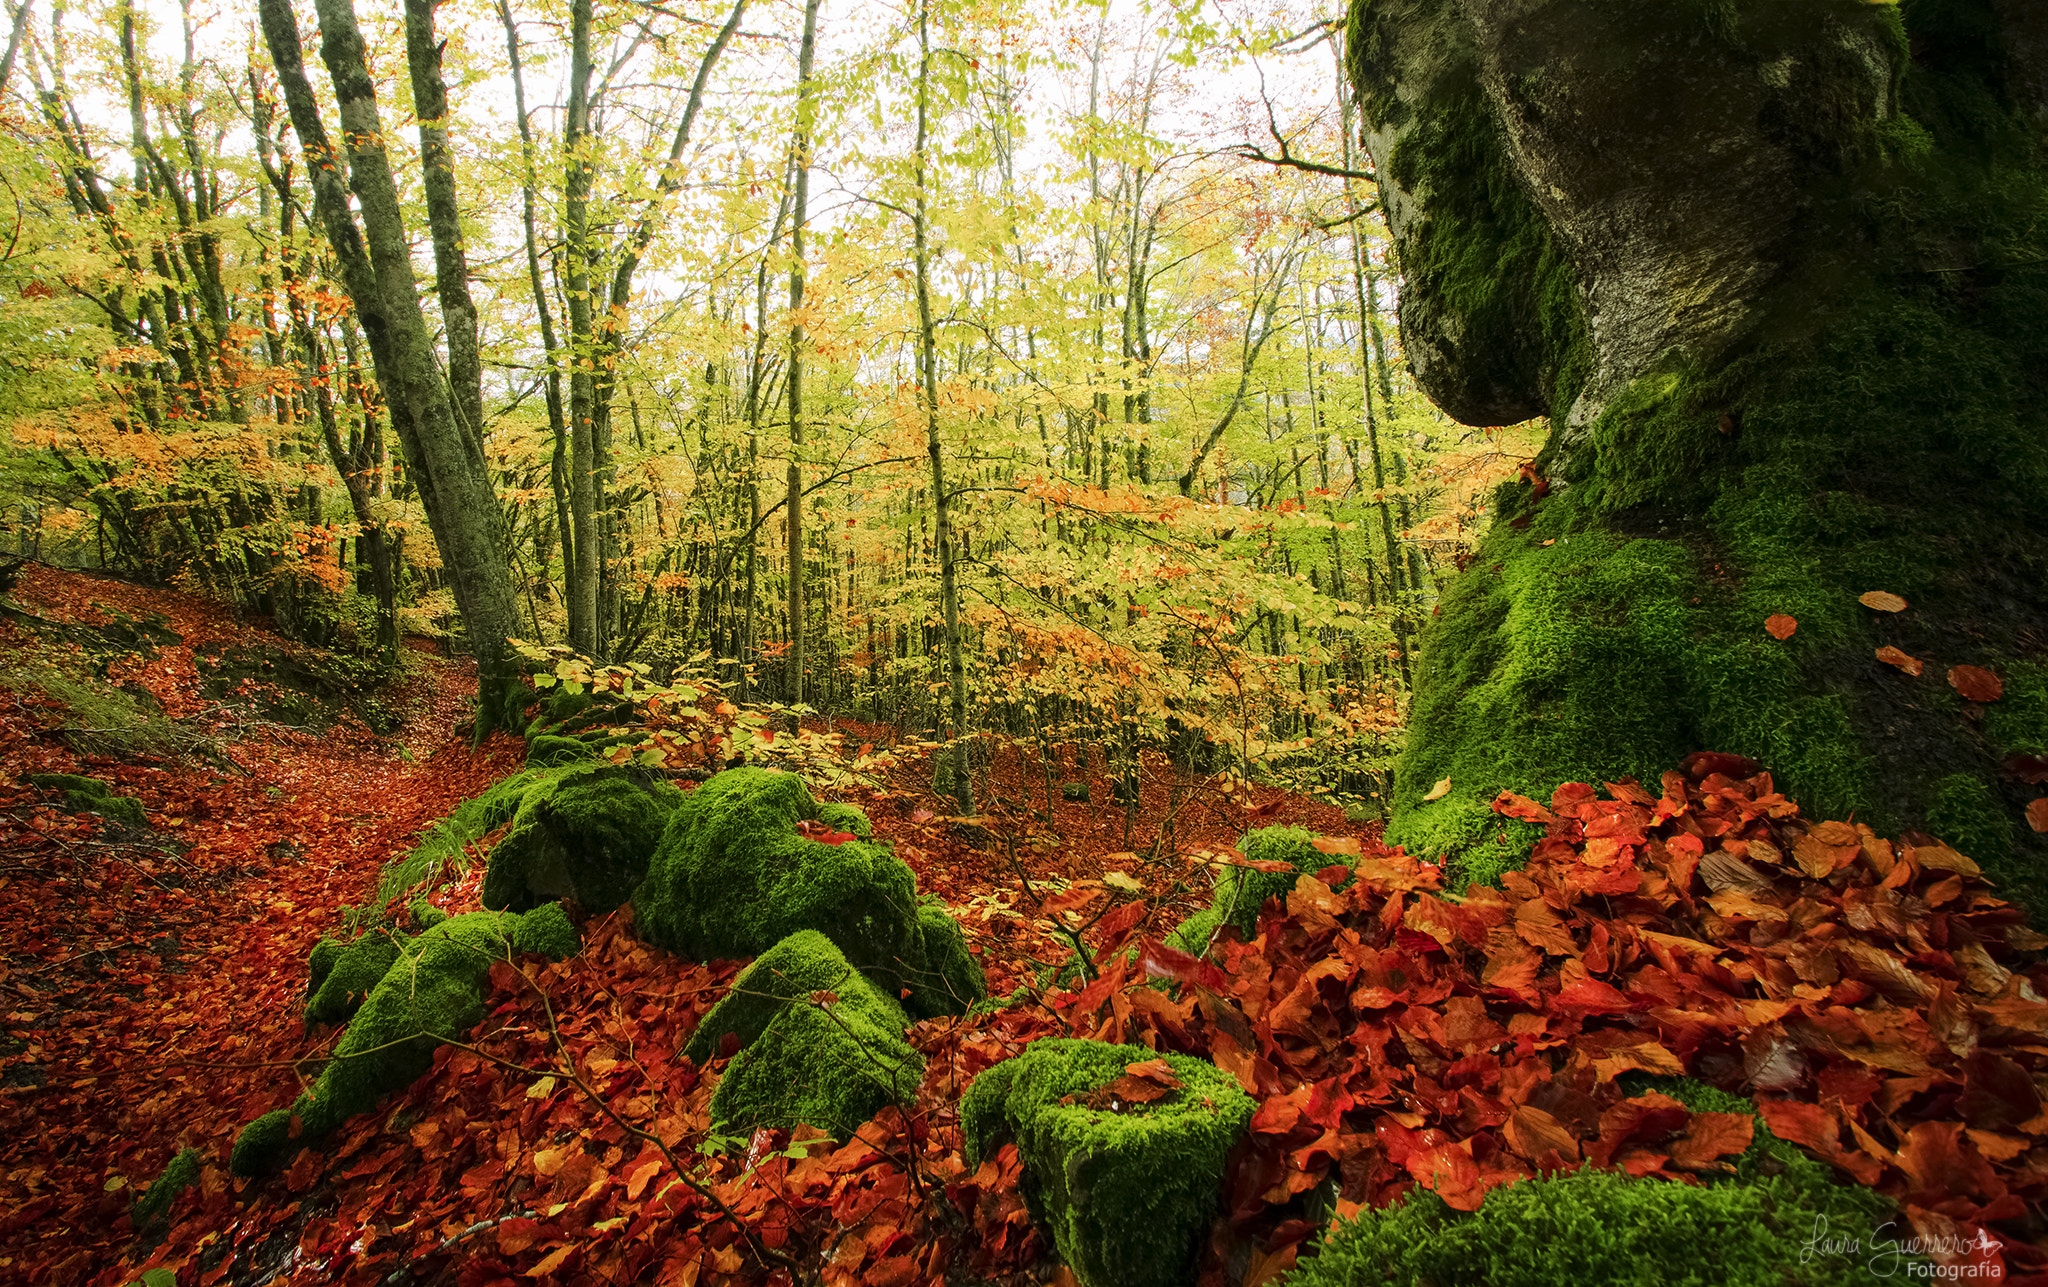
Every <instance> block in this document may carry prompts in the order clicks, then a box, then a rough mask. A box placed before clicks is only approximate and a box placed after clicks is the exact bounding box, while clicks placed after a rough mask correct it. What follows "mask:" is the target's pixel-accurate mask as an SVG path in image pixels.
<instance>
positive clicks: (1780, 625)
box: [1764, 612, 1799, 639]
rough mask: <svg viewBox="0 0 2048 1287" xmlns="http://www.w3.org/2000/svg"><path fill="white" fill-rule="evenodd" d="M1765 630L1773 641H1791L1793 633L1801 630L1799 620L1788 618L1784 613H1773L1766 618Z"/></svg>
mask: <svg viewBox="0 0 2048 1287" xmlns="http://www.w3.org/2000/svg"><path fill="white" fill-rule="evenodd" d="M1764 629H1765V630H1768V631H1769V632H1770V634H1771V638H1773V639H1790V638H1791V637H1792V632H1793V631H1795V630H1797V629H1799V618H1797V617H1788V616H1786V615H1785V614H1784V613H1782V612H1776V613H1772V614H1771V615H1770V616H1768V617H1766V618H1764Z"/></svg>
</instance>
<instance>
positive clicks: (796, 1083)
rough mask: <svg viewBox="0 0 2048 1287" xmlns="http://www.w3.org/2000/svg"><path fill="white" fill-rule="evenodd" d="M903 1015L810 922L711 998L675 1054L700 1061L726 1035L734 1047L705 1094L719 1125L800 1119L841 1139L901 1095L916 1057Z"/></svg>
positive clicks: (901, 1100)
mask: <svg viewBox="0 0 2048 1287" xmlns="http://www.w3.org/2000/svg"><path fill="white" fill-rule="evenodd" d="M907 1022H908V1020H907V1019H906V1018H905V1016H904V1013H903V1010H902V1007H900V1006H898V1005H897V1004H896V1003H895V1001H893V1000H891V999H890V998H889V997H887V996H884V995H883V994H882V992H881V991H880V990H879V989H877V988H876V987H875V985H874V984H872V983H870V982H869V981H868V980H867V978H866V977H865V976H864V975H862V974H861V973H860V971H858V970H856V969H854V968H853V966H852V965H851V964H849V963H848V961H847V959H846V957H845V955H844V954H843V953H841V952H840V950H839V948H838V947H837V946H836V945H834V944H833V942H832V940H830V939H828V938H826V937H825V936H824V935H823V934H820V933H818V932H817V931H815V930H805V931H801V932H799V933H796V934H792V935H790V936H789V937H788V938H786V939H784V940H782V941H781V942H780V943H777V944H776V945H775V946H774V947H772V948H770V949H769V950H768V951H766V952H764V953H762V954H761V956H760V957H759V958H758V959H757V960H755V962H754V963H753V965H751V966H749V967H748V968H747V969H746V971H745V972H743V973H742V974H741V975H740V977H739V978H737V979H735V980H734V981H733V986H732V991H731V992H729V993H727V995H726V996H725V997H724V998H723V999H722V1000H720V1001H719V1003H718V1004H717V1005H716V1006H713V1007H712V1009H711V1013H709V1014H707V1015H705V1016H704V1022H703V1023H702V1024H701V1025H699V1027H698V1029H697V1031H696V1032H695V1033H693V1034H692V1035H691V1038H690V1041H689V1043H688V1044H687V1045H686V1046H685V1047H684V1049H683V1053H684V1054H685V1055H688V1056H689V1057H690V1058H692V1059H695V1060H696V1061H698V1062H699V1063H707V1062H709V1061H710V1060H711V1059H712V1058H713V1057H715V1056H716V1054H717V1052H718V1050H719V1049H720V1047H721V1045H722V1044H723V1043H724V1042H725V1041H726V1039H727V1038H728V1037H730V1038H731V1039H732V1040H733V1042H734V1043H735V1044H736V1045H737V1046H738V1048H739V1053H738V1054H737V1055H735V1056H734V1058H733V1059H732V1061H731V1062H730V1063H729V1064H727V1065H726V1069H725V1073H724V1075H723V1076H722V1077H721V1078H720V1079H719V1083H718V1089H717V1090H716V1091H715V1092H714V1093H713V1094H712V1097H711V1117H712V1120H713V1121H714V1122H715V1123H717V1124H718V1125H719V1127H720V1128H722V1129H726V1130H732V1131H740V1132H744V1131H751V1130H753V1129H756V1128H758V1127H762V1126H769V1127H775V1128H779V1129H784V1130H788V1129H793V1128H795V1127H796V1126H797V1125H798V1124H800V1123H808V1124H810V1125H812V1126H815V1127H817V1128H819V1129H820V1130H825V1131H830V1132H831V1133H832V1134H833V1135H835V1136H838V1137H839V1138H841V1139H844V1138H846V1137H848V1136H850V1135H851V1134H852V1133H853V1132H854V1130H855V1129H857V1128H858V1127H859V1126H860V1124H861V1123H862V1122H865V1121H867V1120H868V1119H869V1118H871V1117H873V1116H874V1115H875V1114H876V1113H878V1112H880V1111H881V1110H882V1108H883V1107H884V1106H885V1105H888V1104H892V1103H893V1104H908V1103H910V1102H911V1100H912V1099H913V1098H914V1097H915V1095H916V1093H917V1087H918V1084H919V1083H920V1082H921V1081H922V1080H923V1079H924V1060H923V1058H922V1057H921V1056H920V1055H919V1054H918V1053H917V1052H916V1051H915V1050H913V1049H911V1047H910V1045H909V1043H908V1042H906V1041H905V1040H904V1039H903V1031H904V1027H905V1024H906V1023H907Z"/></svg>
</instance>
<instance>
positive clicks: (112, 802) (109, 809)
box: [64, 791, 149, 827]
mask: <svg viewBox="0 0 2048 1287" xmlns="http://www.w3.org/2000/svg"><path fill="white" fill-rule="evenodd" d="M64 800H65V803H67V804H69V805H70V806H71V807H72V808H74V809H77V810H78V811H79V812H81V813H97V814H98V815H100V816H101V817H102V818H111V819H112V820H113V821H115V822H123V823H126V824H128V825H129V826H131V827H146V826H148V825H149V817H148V815H147V814H145V813H144V812H143V810H142V801H140V800H137V799H135V798H134V797H132V796H125V795H103V796H99V797H97V798H94V797H91V796H82V795H79V794H78V793H76V792H70V791H67V792H65V794H64Z"/></svg>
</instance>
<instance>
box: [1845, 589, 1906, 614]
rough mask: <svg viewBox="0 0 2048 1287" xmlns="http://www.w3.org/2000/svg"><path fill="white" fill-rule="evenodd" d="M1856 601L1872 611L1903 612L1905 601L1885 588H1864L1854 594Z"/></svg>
mask: <svg viewBox="0 0 2048 1287" xmlns="http://www.w3.org/2000/svg"><path fill="white" fill-rule="evenodd" d="M1856 602H1858V603H1860V604H1862V605H1863V606H1864V607H1866V608H1869V609H1870V610H1871V611H1872V612H1904V611H1905V610H1906V606H1907V605H1906V601H1905V600H1904V599H1901V598H1900V597H1899V596H1898V595H1896V594H1892V593H1891V592H1889V591H1886V590H1866V591H1864V592H1863V593H1862V594H1859V595H1857V596H1856Z"/></svg>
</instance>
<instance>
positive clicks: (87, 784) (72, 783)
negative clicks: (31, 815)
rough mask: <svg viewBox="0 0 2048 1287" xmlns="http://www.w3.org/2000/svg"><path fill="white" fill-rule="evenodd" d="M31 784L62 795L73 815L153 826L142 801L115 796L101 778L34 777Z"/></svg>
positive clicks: (72, 776)
mask: <svg viewBox="0 0 2048 1287" xmlns="http://www.w3.org/2000/svg"><path fill="white" fill-rule="evenodd" d="M28 780H29V782H30V783H31V784H33V785H35V786H39V787H41V788H43V789H44V790H45V791H62V792H63V793H64V807H65V808H66V809H67V810H69V811H70V812H72V813H97V814H99V815H100V816H101V817H103V818H111V819H112V820H114V821H115V822H125V823H127V824H128V825H129V826H131V827H142V826H147V825H148V824H149V818H148V816H147V815H146V814H144V813H143V811H142V801H140V800H136V799H133V798H131V797H129V796H125V795H115V794H114V789H113V788H112V787H110V786H108V785H107V784H106V783H104V782H102V781H100V780H99V779H98V778H89V777H84V776H82V775H80V774H77V773H31V774H29V775H28Z"/></svg>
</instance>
